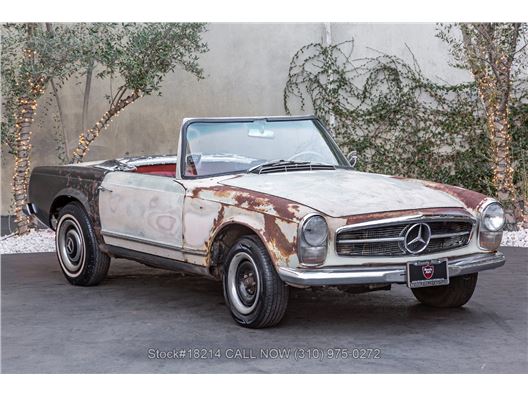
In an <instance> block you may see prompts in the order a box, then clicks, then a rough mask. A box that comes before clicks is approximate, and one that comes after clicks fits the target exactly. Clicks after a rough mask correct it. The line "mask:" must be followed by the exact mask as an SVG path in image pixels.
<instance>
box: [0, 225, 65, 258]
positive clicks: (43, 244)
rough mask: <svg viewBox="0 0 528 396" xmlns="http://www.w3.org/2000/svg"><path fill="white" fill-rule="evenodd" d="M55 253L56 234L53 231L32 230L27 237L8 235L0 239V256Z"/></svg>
mask: <svg viewBox="0 0 528 396" xmlns="http://www.w3.org/2000/svg"><path fill="white" fill-rule="evenodd" d="M54 251H55V232H53V231H51V230H39V231H35V230H32V231H31V232H30V233H29V234H27V235H23V236H15V235H7V236H3V237H2V238H0V254H11V253H37V252H54Z"/></svg>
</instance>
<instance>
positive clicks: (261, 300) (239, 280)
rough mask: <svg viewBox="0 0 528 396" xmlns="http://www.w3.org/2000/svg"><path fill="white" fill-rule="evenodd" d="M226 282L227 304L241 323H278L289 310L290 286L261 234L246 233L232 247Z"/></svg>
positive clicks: (255, 325)
mask: <svg viewBox="0 0 528 396" xmlns="http://www.w3.org/2000/svg"><path fill="white" fill-rule="evenodd" d="M223 284H224V297H225V299H226V303H227V306H228V307H229V309H230V311H231V315H232V316H233V318H234V319H235V321H236V322H237V323H238V324H239V325H241V326H244V327H251V328H262V327H270V326H274V325H276V324H278V323H279V322H280V320H281V319H282V317H283V316H284V313H285V312H286V307H287V305H288V292H289V290H288V286H287V285H286V284H285V283H284V282H283V281H282V280H281V279H280V278H279V276H278V275H277V272H276V271H275V268H274V267H273V264H272V262H271V259H270V257H269V255H268V252H267V250H266V248H265V247H264V245H263V244H262V242H261V241H260V240H259V239H258V238H257V237H251V236H248V237H243V238H241V239H239V240H238V241H237V242H236V243H235V244H234V245H233V247H232V248H231V249H230V251H229V253H228V255H227V258H226V262H225V267H224V275H223Z"/></svg>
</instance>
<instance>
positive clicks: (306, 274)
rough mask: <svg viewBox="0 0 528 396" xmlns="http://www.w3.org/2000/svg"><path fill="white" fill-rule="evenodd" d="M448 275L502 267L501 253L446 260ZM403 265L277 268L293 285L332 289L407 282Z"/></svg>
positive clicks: (281, 275)
mask: <svg viewBox="0 0 528 396" xmlns="http://www.w3.org/2000/svg"><path fill="white" fill-rule="evenodd" d="M448 260H449V276H450V277H454V276H461V275H466V274H471V273H474V272H480V271H485V270H489V269H493V268H497V267H500V266H502V265H504V263H505V258H504V255H503V254H502V253H501V252H495V253H476V254H472V255H469V256H463V257H455V258H449V257H448ZM406 272H407V271H406V264H403V265H394V266H388V265H380V266H379V267H372V266H368V267H367V266H361V265H358V266H348V267H344V268H343V267H342V268H340V267H327V268H324V267H322V268H314V269H311V268H307V269H304V268H303V269H293V268H286V267H279V268H278V274H279V277H280V278H281V279H282V280H283V281H284V282H286V283H288V284H291V285H294V286H332V285H354V284H355V285H357V284H371V283H406V279H407V273H406Z"/></svg>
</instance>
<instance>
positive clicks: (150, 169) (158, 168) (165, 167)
mask: <svg viewBox="0 0 528 396" xmlns="http://www.w3.org/2000/svg"><path fill="white" fill-rule="evenodd" d="M135 172H137V173H147V174H149V175H156V176H167V177H176V164H159V165H141V166H138V167H136V170H135Z"/></svg>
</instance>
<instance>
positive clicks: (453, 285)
mask: <svg viewBox="0 0 528 396" xmlns="http://www.w3.org/2000/svg"><path fill="white" fill-rule="evenodd" d="M477 278H478V273H474V274H469V275H463V276H457V277H454V278H451V279H450V280H449V285H445V286H432V287H422V288H417V289H411V290H412V292H413V294H414V297H416V298H417V299H418V301H420V302H421V303H422V304H425V305H429V306H431V307H437V308H456V307H461V306H462V305H464V304H466V303H467V302H468V301H469V299H470V298H471V296H472V295H473V292H474V291H475V287H476V286H477Z"/></svg>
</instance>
